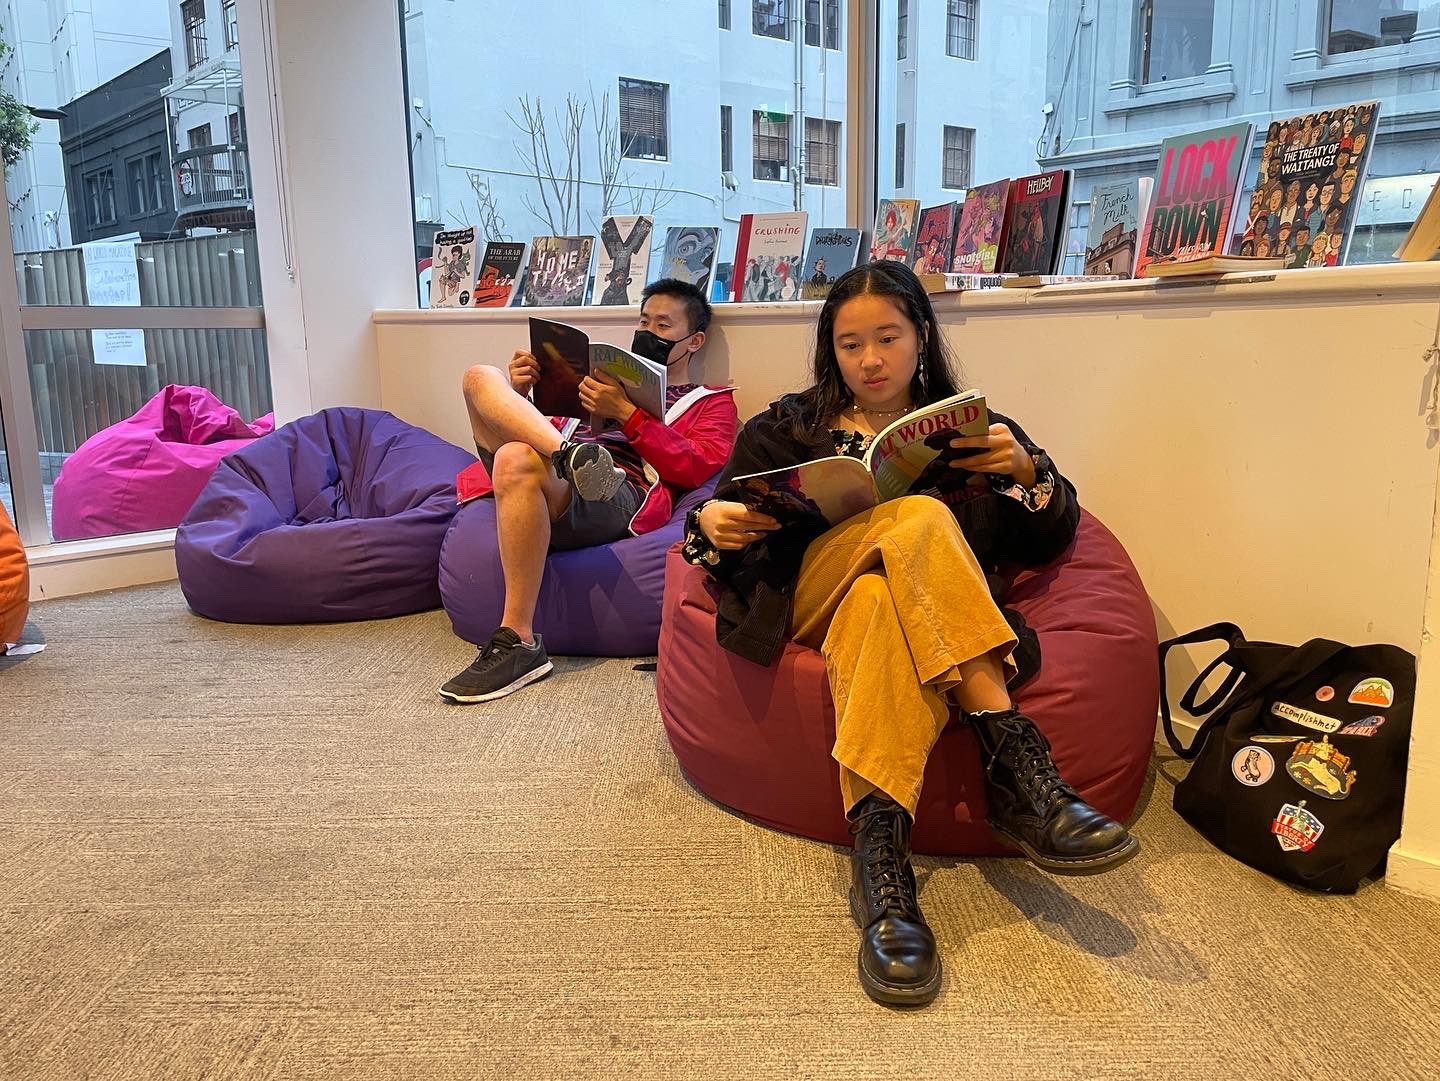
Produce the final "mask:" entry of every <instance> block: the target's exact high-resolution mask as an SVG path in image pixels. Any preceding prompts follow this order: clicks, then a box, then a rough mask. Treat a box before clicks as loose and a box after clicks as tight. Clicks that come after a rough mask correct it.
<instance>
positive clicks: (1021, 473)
mask: <svg viewBox="0 0 1440 1081" xmlns="http://www.w3.org/2000/svg"><path fill="white" fill-rule="evenodd" d="M950 446H952V447H953V448H955V449H956V450H969V449H971V448H975V449H977V450H978V451H979V452H980V453H978V454H970V455H967V456H966V457H964V458H957V459H956V460H955V461H953V462H951V463H950V468H952V469H968V470H970V471H971V472H972V473H998V474H999V475H1001V476H1004V477H1014V478H1015V480H1016V482H1017V483H1019V484H1020V486H1021V487H1023V488H1033V487H1035V463H1034V461H1033V460H1031V458H1030V454H1029V452H1027V451H1026V450H1025V448H1024V447H1022V446H1021V445H1020V444H1019V443H1017V442H1016V441H1015V435H1014V433H1013V432H1011V431H1010V427H1009V425H1006V424H992V425H990V434H989V435H973V436H957V437H956V438H954V439H952V440H950Z"/></svg>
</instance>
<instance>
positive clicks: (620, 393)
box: [580, 371, 635, 424]
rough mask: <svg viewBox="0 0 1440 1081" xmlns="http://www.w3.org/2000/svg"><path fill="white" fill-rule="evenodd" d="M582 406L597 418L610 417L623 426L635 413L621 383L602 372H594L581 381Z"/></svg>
mask: <svg viewBox="0 0 1440 1081" xmlns="http://www.w3.org/2000/svg"><path fill="white" fill-rule="evenodd" d="M580 404H581V405H583V406H584V407H585V408H586V409H588V410H589V411H590V412H591V413H594V414H595V415H596V416H597V417H609V418H610V419H612V420H618V421H619V422H620V423H621V424H624V423H625V422H626V421H627V420H629V419H630V415H631V414H632V413H634V412H635V406H634V405H633V404H632V403H631V401H630V399H629V398H627V397H625V390H624V388H623V387H621V386H620V381H619V380H618V379H616V378H615V377H614V376H612V375H607V374H606V373H605V372H602V371H593V372H591V373H590V374H589V375H587V376H586V377H585V378H584V379H582V380H580Z"/></svg>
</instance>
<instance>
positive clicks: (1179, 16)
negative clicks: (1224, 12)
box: [1140, 0, 1215, 83]
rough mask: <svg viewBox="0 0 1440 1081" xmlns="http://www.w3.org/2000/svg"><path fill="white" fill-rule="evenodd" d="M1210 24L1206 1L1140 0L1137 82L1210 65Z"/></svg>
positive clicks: (1177, 76) (1187, 73)
mask: <svg viewBox="0 0 1440 1081" xmlns="http://www.w3.org/2000/svg"><path fill="white" fill-rule="evenodd" d="M1214 26H1215V5H1214V3H1212V2H1210V0H1140V81H1141V82H1142V83H1163V82H1168V81H1170V80H1172V79H1186V78H1189V77H1190V76H1192V75H1199V74H1201V73H1202V72H1203V71H1204V70H1205V69H1206V68H1208V67H1209V66H1210V49H1211V45H1212V40H1213V37H1214Z"/></svg>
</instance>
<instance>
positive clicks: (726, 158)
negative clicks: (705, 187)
mask: <svg viewBox="0 0 1440 1081" xmlns="http://www.w3.org/2000/svg"><path fill="white" fill-rule="evenodd" d="M720 172H721V173H733V172H735V109H734V106H731V105H722V106H720Z"/></svg>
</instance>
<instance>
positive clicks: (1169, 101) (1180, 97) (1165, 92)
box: [1105, 75, 1240, 116]
mask: <svg viewBox="0 0 1440 1081" xmlns="http://www.w3.org/2000/svg"><path fill="white" fill-rule="evenodd" d="M1239 92H1240V88H1239V87H1237V86H1236V85H1235V84H1234V83H1233V82H1223V83H1222V82H1210V81H1208V80H1207V79H1206V77H1205V76H1203V75H1202V76H1198V77H1196V78H1193V79H1184V80H1176V81H1174V82H1168V83H1163V84H1158V83H1157V84H1153V86H1152V87H1149V88H1142V89H1141V90H1139V91H1136V92H1135V93H1134V94H1132V95H1130V96H1128V97H1123V98H1115V99H1112V100H1111V101H1110V102H1108V103H1107V104H1106V106H1105V115H1106V116H1123V115H1126V114H1129V113H1136V112H1141V111H1143V110H1145V109H1161V108H1164V107H1166V106H1169V105H1206V104H1210V103H1212V102H1217V101H1229V100H1230V99H1231V98H1233V97H1235V95H1237V94H1238V93H1239Z"/></svg>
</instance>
